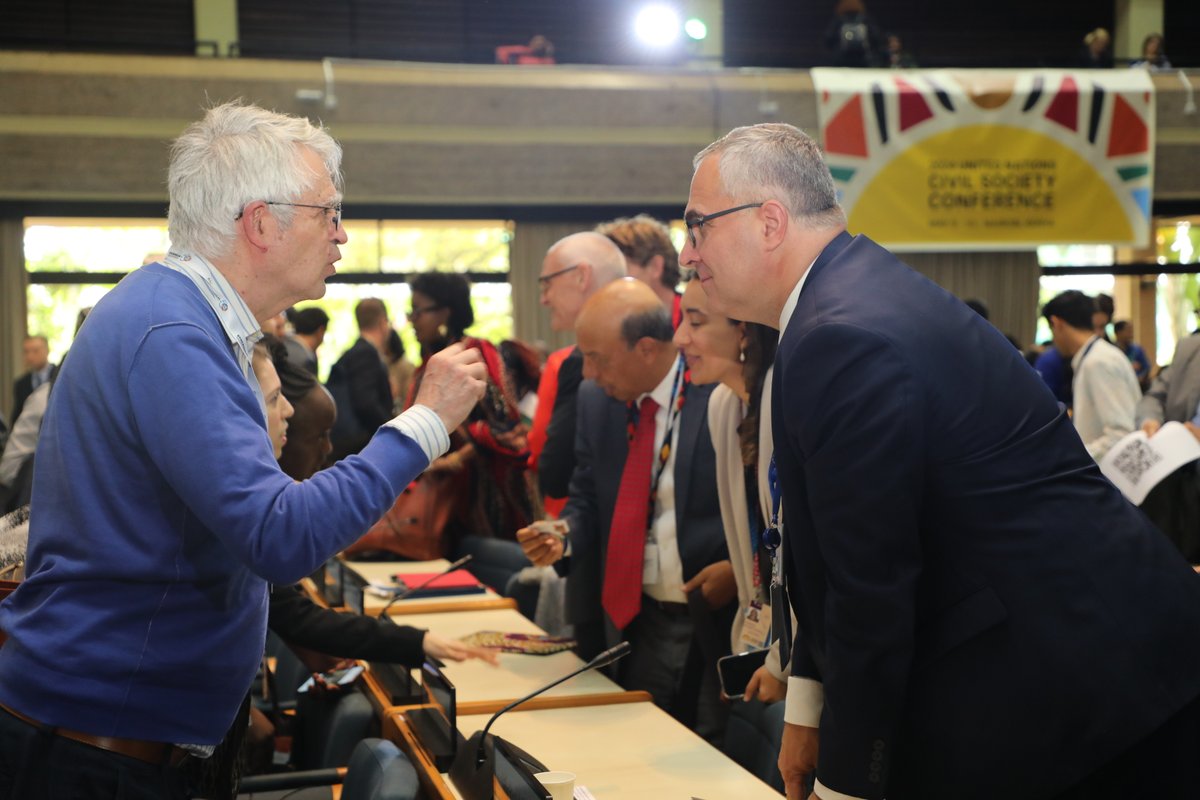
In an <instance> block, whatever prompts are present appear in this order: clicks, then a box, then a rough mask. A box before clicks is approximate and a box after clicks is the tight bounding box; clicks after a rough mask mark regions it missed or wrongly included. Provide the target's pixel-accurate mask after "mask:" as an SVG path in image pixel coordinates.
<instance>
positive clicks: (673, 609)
mask: <svg viewBox="0 0 1200 800" xmlns="http://www.w3.org/2000/svg"><path fill="white" fill-rule="evenodd" d="M642 606H644V607H653V608H657V609H658V610H659V611H661V612H663V613H664V614H673V615H676V616H682V615H686V614H687V613H688V604H687V603H672V602H671V601H669V600H656V599H655V598H653V597H651V596H650V595H648V594H645V593H643V594H642Z"/></svg>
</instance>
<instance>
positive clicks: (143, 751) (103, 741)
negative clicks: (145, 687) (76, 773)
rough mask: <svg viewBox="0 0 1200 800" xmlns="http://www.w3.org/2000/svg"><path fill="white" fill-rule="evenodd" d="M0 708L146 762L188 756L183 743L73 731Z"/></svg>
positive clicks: (39, 725)
mask: <svg viewBox="0 0 1200 800" xmlns="http://www.w3.org/2000/svg"><path fill="white" fill-rule="evenodd" d="M0 709H3V710H4V711H6V712H8V714H9V715H10V716H13V717H16V718H17V719H19V720H21V722H24V723H25V724H26V725H32V726H33V727H35V728H37V729H38V730H41V731H45V732H47V733H50V734H53V735H54V736H61V737H62V738H64V739H70V740H71V741H73V742H79V743H80V744H86V745H87V746H88V747H95V748H98V749H100V750H107V751H108V752H110V753H116V754H117V755H122V756H127V757H129V758H133V759H137V760H138V761H143V762H145V763H147V764H156V765H161V764H166V765H169V766H172V767H175V766H179V764H180V763H181V762H182V761H183V760H184V759H185V758H187V756H188V752H187V751H186V750H184V749H183V748H182V747H176V746H175V745H173V744H167V743H166V742H147V741H143V740H141V739H121V738H119V737H116V736H96V735H94V734H91V733H84V732H83V731H73V730H70V729H69V728H56V727H53V726H50V725H43V724H42V723H40V722H38V721H37V720H35V719H33V718H32V717H30V716H27V715H25V714H22V713H21V712H20V711H17V710H16V709H15V708H9V707H8V706H6V705H4V704H3V703H0Z"/></svg>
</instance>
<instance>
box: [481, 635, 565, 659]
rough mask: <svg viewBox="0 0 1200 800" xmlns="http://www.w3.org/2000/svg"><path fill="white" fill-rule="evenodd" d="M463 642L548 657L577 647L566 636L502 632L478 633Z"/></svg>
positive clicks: (503, 650) (502, 650)
mask: <svg viewBox="0 0 1200 800" xmlns="http://www.w3.org/2000/svg"><path fill="white" fill-rule="evenodd" d="M462 641H464V642H466V643H467V644H473V645H476V646H477V647H491V648H494V649H496V650H499V651H501V652H503V653H523V654H524V655H527V656H548V655H550V654H551V653H560V652H562V651H563V650H570V649H571V648H572V647H574V646H575V640H574V639H569V638H567V637H565V636H547V635H545V634H535V633H501V632H500V631H478V632H477V633H472V634H470V635H469V636H464V637H462Z"/></svg>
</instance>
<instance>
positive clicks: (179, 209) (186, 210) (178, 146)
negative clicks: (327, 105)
mask: <svg viewBox="0 0 1200 800" xmlns="http://www.w3.org/2000/svg"><path fill="white" fill-rule="evenodd" d="M301 148H308V149H309V150H311V151H313V152H314V153H315V154H316V155H317V156H318V157H319V158H320V159H321V161H322V162H324V164H325V167H326V169H328V170H329V176H330V179H331V180H332V181H333V184H334V186H335V187H336V188H337V189H338V191H339V193H340V191H341V186H342V174H341V163H342V148H341V146H339V145H338V143H337V142H335V141H334V140H333V138H332V137H331V136H330V135H329V134H328V133H327V132H326V131H325V129H324V128H321V127H319V126H317V125H313V124H312V123H311V122H309V121H308V120H307V119H305V118H303V117H292V116H288V115H286V114H277V113H275V112H273V111H267V110H265V109H262V108H258V107H257V106H251V105H244V104H242V103H240V102H234V103H226V104H224V105H220V106H217V107H216V108H213V109H210V110H209V111H208V113H206V114H205V115H204V119H202V120H200V121H199V122H194V123H192V124H191V125H189V126H188V128H187V130H185V131H184V132H183V134H182V135H181V136H180V137H179V138H178V139H176V140H175V142H174V143H173V144H172V145H171V166H170V168H169V169H168V172H167V189H168V192H169V194H170V197H171V208H170V212H169V213H168V217H167V227H168V233H169V235H170V238H171V243H172V245H174V246H175V247H181V248H186V249H189V250H194V251H196V252H197V253H200V254H201V255H203V256H206V257H209V258H221V257H223V256H225V255H227V254H228V253H229V248H230V246H231V245H232V244H233V241H234V238H235V231H236V226H235V224H234V220H235V218H236V217H237V216H238V214H239V213H241V211H242V209H243V208H245V206H246V204H247V203H250V202H253V201H255V200H270V201H274V202H277V203H288V202H294V201H295V200H297V199H298V198H299V197H300V196H301V195H303V194H304V192H305V191H307V190H308V189H309V188H310V187H311V186H312V185H313V183H314V182H315V181H316V180H317V179H318V178H320V177H321V176H318V175H316V174H314V173H313V171H312V170H311V169H310V168H309V167H308V166H307V165H306V164H305V163H304V162H303V160H302V155H303V151H302V149H301ZM271 208H272V213H273V214H274V215H275V217H276V218H277V219H278V220H279V222H280V224H281V225H282V226H283V227H285V228H286V227H287V226H288V225H290V224H291V222H292V217H293V214H294V211H295V209H293V208H291V207H289V206H285V205H277V206H272V207H271Z"/></svg>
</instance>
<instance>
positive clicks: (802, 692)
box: [783, 675, 825, 728]
mask: <svg viewBox="0 0 1200 800" xmlns="http://www.w3.org/2000/svg"><path fill="white" fill-rule="evenodd" d="M787 684H788V685H787V699H786V700H785V701H784V702H785V703H786V704H787V705H785V706H784V707H783V721H784V722H786V723H788V724H789V725H803V726H804V727H806V728H819V727H821V709H822V708H824V706H825V687H824V686H822V685H821V682H820V681H814V680H813V679H812V678H797V677H796V676H794V675H792V676H789V677H788V682H787Z"/></svg>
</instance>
